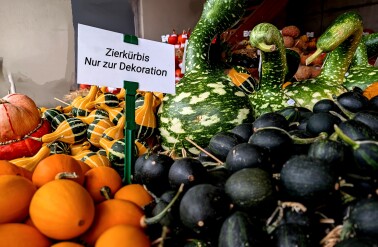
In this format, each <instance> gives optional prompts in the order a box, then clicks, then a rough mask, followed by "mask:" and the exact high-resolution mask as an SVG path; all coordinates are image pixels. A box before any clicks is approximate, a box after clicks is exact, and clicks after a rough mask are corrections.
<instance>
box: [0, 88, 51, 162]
mask: <svg viewBox="0 0 378 247" xmlns="http://www.w3.org/2000/svg"><path fill="white" fill-rule="evenodd" d="M25 120H27V121H25ZM49 126H50V125H49V124H48V122H47V121H43V120H42V118H41V115H40V112H39V110H38V107H37V106H36V104H35V102H34V101H33V100H32V99H31V98H29V97H28V96H26V95H24V94H17V93H16V94H8V95H6V96H5V97H3V98H1V99H0V159H1V160H11V159H15V158H19V157H23V156H27V157H28V156H33V155H34V154H35V153H36V152H38V150H39V149H40V147H41V146H42V143H39V142H38V141H35V140H32V139H30V138H25V137H26V136H36V137H40V136H42V135H44V134H47V133H49V132H50V130H51V129H50V128H49Z"/></svg>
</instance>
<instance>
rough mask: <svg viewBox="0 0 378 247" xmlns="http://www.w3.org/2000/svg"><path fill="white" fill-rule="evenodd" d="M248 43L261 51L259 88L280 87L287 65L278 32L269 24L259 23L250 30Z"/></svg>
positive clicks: (280, 36) (283, 47) (282, 43)
mask: <svg viewBox="0 0 378 247" xmlns="http://www.w3.org/2000/svg"><path fill="white" fill-rule="evenodd" d="M249 42H250V43H251V45H252V46H254V47H256V48H258V49H260V50H261V54H260V56H261V58H260V59H261V71H260V85H261V87H263V86H264V85H267V84H268V85H277V87H278V85H281V84H282V83H283V82H284V80H285V75H286V73H287V63H286V50H285V46H284V42H283V38H282V35H281V33H280V31H279V30H278V29H277V27H275V26H274V25H272V24H270V23H260V24H258V25H257V26H255V27H254V28H253V29H252V31H251V34H250V39H249Z"/></svg>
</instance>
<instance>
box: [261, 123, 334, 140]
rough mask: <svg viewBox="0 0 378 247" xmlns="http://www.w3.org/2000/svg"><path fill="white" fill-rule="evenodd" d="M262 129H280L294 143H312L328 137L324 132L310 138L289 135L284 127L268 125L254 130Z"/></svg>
mask: <svg viewBox="0 0 378 247" xmlns="http://www.w3.org/2000/svg"><path fill="white" fill-rule="evenodd" d="M264 129H275V130H280V131H282V132H283V133H285V134H286V135H287V136H289V137H290V138H291V139H292V140H293V142H294V144H311V143H314V142H317V141H319V140H325V139H327V138H328V134H327V133H326V132H321V133H319V135H318V136H316V137H311V138H299V137H297V136H295V135H291V134H290V133H289V132H287V131H286V130H284V129H281V128H278V127H273V126H268V127H262V128H258V129H255V132H256V131H260V130H264Z"/></svg>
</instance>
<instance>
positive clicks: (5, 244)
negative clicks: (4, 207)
mask: <svg viewBox="0 0 378 247" xmlns="http://www.w3.org/2000/svg"><path fill="white" fill-rule="evenodd" d="M0 239H1V241H0V247H23V246H30V247H32V246H33V247H49V246H50V245H51V241H50V240H49V239H48V238H47V237H46V236H44V235H43V234H42V233H41V232H39V231H38V230H37V229H36V228H35V227H33V226H30V225H26V224H22V223H7V224H0Z"/></svg>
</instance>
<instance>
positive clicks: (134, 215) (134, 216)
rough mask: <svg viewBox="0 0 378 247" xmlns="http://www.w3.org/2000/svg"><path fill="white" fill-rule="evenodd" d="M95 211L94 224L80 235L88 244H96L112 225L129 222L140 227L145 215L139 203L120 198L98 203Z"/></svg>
mask: <svg viewBox="0 0 378 247" xmlns="http://www.w3.org/2000/svg"><path fill="white" fill-rule="evenodd" d="M95 211H96V215H95V218H94V220H93V223H92V226H91V227H90V228H89V229H88V231H87V232H85V233H84V234H83V235H82V236H81V237H80V239H81V240H83V241H84V242H85V243H87V244H88V245H94V244H95V243H96V241H97V239H98V238H99V237H100V235H101V234H102V233H103V232H105V231H106V230H107V229H109V228H110V227H112V226H115V225H118V224H129V225H133V226H136V227H140V221H141V219H142V217H144V212H143V210H142V209H141V208H140V207H139V206H138V205H137V204H135V203H133V202H130V201H125V200H118V199H110V200H105V201H103V202H100V203H98V204H97V205H96V209H95Z"/></svg>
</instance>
